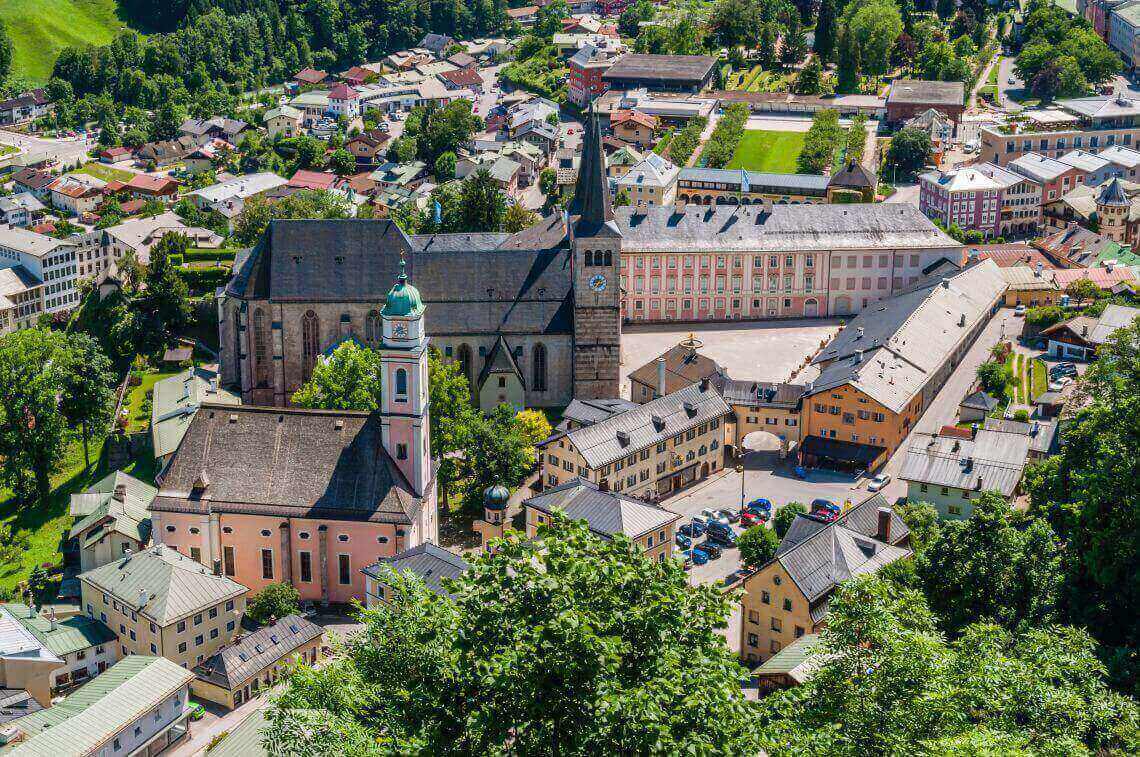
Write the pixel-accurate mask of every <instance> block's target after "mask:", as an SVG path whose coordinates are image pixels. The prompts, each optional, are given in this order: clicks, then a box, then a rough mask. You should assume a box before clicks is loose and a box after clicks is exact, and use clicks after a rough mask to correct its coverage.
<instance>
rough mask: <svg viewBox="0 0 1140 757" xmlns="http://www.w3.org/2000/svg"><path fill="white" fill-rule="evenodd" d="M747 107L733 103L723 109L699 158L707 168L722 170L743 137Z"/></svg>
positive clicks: (743, 104)
mask: <svg viewBox="0 0 1140 757" xmlns="http://www.w3.org/2000/svg"><path fill="white" fill-rule="evenodd" d="M748 113H749V110H748V106H747V105H746V104H745V103H733V104H732V105H729V106H728V107H727V108H725V109H724V115H723V116H721V119H720V121H718V122H717V125H716V128H715V129H713V133H712V134H711V135H709V141H708V143H707V144H706V145H705V149H704V152H702V153H701V157H702V158H704V161H705V165H706V166H708V167H709V168H724V167H725V166H726V165H728V161H730V160H732V156H733V155H735V154H736V148H737V146H738V145H739V144H740V138H741V136H743V135H744V124H745V123H747V122H748Z"/></svg>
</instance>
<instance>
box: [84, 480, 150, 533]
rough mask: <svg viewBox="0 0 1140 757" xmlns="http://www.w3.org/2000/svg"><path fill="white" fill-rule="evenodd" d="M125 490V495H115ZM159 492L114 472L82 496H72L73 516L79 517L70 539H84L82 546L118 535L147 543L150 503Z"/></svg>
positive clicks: (93, 485)
mask: <svg viewBox="0 0 1140 757" xmlns="http://www.w3.org/2000/svg"><path fill="white" fill-rule="evenodd" d="M119 487H122V491H123V496H122V498H121V499H120V498H119V497H118V496H116V490H117V489H118V488H119ZM156 494H158V489H155V488H154V487H153V486H149V485H148V484H144V483H143V482H142V481H139V480H138V479H137V478H135V477H133V476H129V475H127V474H126V473H123V472H122V471H115V472H114V473H111V474H110V475H108V476H106V477H105V478H103V479H102V480H100V481H98V482H96V483H94V484H92V485H91V487H90V488H89V489H87V491H85V492H83V493H82V494H72V495H71V515H74V516H76V518H77V520H76V522H75V525H73V526H72V527H71V531H70V532H69V533H68V535H69V536H72V537H76V536H81V537H82V539H83V546H87V545H88V544H91V543H95V542H97V541H99V540H100V539H102V538H103V537H104V536H105V535H106V534H107V533H110V532H115V533H120V534H123V535H124V536H128V537H130V538H132V539H134V540H135V541H138V542H141V543H143V544H145V543H146V542H147V540H148V539H149V538H150V510H149V509H148V508H149V507H150V503H151V502H152V501H153V500H154V497H155V495H156Z"/></svg>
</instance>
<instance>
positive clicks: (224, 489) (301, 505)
mask: <svg viewBox="0 0 1140 757" xmlns="http://www.w3.org/2000/svg"><path fill="white" fill-rule="evenodd" d="M234 461H241V464H240V465H235V464H234ZM203 481H204V482H205V483H206V484H207V485H206V486H205V487H204V489H202V491H201V493H200V494H194V495H192V491H193V490H194V489H195V488H196V486H198V484H199V483H200V482H203ZM421 504H422V502H421V500H420V498H419V497H417V496H416V495H415V493H414V492H413V491H412V489H411V486H410V485H409V484H408V482H407V480H406V479H405V478H404V476H403V474H401V473H400V471H399V469H398V468H397V467H396V464H395V462H394V461H393V460H392V459H391V457H390V456H389V455H388V453H387V452H386V451H385V449H384V445H383V443H382V441H381V437H380V419H379V416H378V415H370V414H368V413H363V412H354V411H336V410H300V409H284V408H267V407H261V408H258V407H231V406H226V405H212V404H204V405H202V407H201V408H200V409H199V410H198V413H197V414H196V415H195V416H194V420H193V421H191V422H190V428H189V429H188V430H187V431H186V436H185V437H183V439H182V445H181V446H180V447H179V448H178V451H177V452H176V453H175V454H174V457H173V458H171V461H170V464H169V466H168V467H167V469H166V471H165V473H164V474H163V479H162V482H161V484H160V487H159V494H158V497H156V498H155V500H154V502H153V503H152V505H151V510H152V511H163V512H193V513H207V512H211V511H214V512H229V513H248V514H259V515H274V516H281V517H315V518H320V517H325V518H337V519H342V520H363V521H370V522H379V523H405V524H406V523H411V522H412V521H413V519H414V518H416V517H417V516H418V513H419V509H420V506H421Z"/></svg>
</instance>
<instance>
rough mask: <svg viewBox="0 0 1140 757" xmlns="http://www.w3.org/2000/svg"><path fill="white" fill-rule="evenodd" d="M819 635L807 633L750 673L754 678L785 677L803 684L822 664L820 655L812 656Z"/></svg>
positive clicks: (822, 659)
mask: <svg viewBox="0 0 1140 757" xmlns="http://www.w3.org/2000/svg"><path fill="white" fill-rule="evenodd" d="M819 641H820V637H819V634H815V633H809V634H806V635H804V636H801V637H800V638H798V639H796V640H795V641H793V642H792V643H791V644H789V645H788V646H786V647H784V648H783V649H781V650H780V651H779V652H777V653H776V654H774V655H773V656H772V657H770V658H768V660H767V661H765V663H764V664H763V665H761V666H760V667H758V668H756V669H755V670H753V671H752V675H754V676H770V675H786V676H788V677H789V678H791V679H792V680H794V681H795V682H796V683H804V682H805V681H807V680H808V679H809V678H811V674H812V673H814V672H815V670H816V669H817V668H818V667H819V666H820V665H821V664H823V661H824V657H823V656H822V655H818V654H813V652H814V650H815V649H816V648H817V647H818V646H819Z"/></svg>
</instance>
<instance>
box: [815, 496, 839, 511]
mask: <svg viewBox="0 0 1140 757" xmlns="http://www.w3.org/2000/svg"><path fill="white" fill-rule="evenodd" d="M811 509H812V510H834V511H835V512H839V505H837V504H835V503H834V502H832V501H831V500H830V499H813V500H812V501H811Z"/></svg>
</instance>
